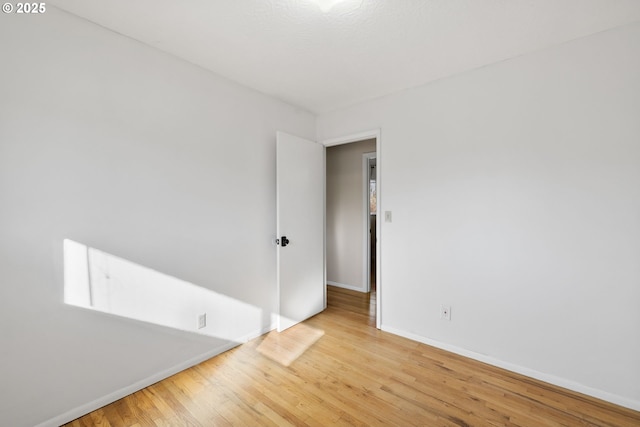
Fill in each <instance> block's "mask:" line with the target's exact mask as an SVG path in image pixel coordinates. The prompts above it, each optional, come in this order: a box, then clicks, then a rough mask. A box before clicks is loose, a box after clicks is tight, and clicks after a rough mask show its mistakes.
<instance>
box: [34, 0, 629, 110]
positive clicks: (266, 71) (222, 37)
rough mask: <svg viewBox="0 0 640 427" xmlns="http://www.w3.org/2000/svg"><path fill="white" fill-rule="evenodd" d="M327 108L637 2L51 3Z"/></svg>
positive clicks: (607, 25) (548, 37) (573, 33)
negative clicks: (325, 9)
mask: <svg viewBox="0 0 640 427" xmlns="http://www.w3.org/2000/svg"><path fill="white" fill-rule="evenodd" d="M47 4H50V5H55V6H57V7H59V8H61V9H63V10H66V11H68V12H70V13H73V14H75V15H78V16H80V17H82V18H85V19H87V20H89V21H91V22H94V23H96V24H98V25H101V26H103V27H105V28H108V29H111V30H112V31H115V32H117V33H120V34H123V35H126V36H128V37H131V38H133V39H135V40H139V41H140V42H142V43H145V44H147V45H149V46H153V47H155V48H157V49H160V50H163V51H165V52H168V53H171V54H173V55H175V56H177V57H179V58H182V59H185V60H187V61H189V62H191V63H193V64H196V65H198V66H200V67H203V68H205V69H207V70H210V71H212V72H214V73H216V74H219V75H221V76H223V77H226V78H228V79H230V80H233V81H236V82H238V83H240V84H242V85H245V86H248V87H251V88H253V89H255V90H258V91H260V92H263V93H265V94H268V95H271V96H273V97H276V98H278V99H281V100H284V101H286V102H287V103H290V104H293V105H296V106H299V107H301V108H304V109H307V110H308V111H311V112H314V113H324V112H328V111H331V110H335V109H339V108H343V107H346V106H350V105H353V104H356V103H358V102H362V101H366V100H371V99H374V98H378V97H380V96H384V95H388V94H391V93H395V92H398V91H401V90H405V89H407V88H411V87H415V86H420V85H423V84H425V83H428V82H431V81H434V80H438V79H441V78H445V77H448V76H452V75H457V74H460V73H463V72H465V71H469V70H472V69H477V68H479V67H483V66H485V65H488V64H492V63H496V62H500V61H503V60H505V59H509V58H513V57H516V56H519V55H522V54H524V53H527V52H533V51H537V50H540V49H544V48H546V47H549V46H554V45H557V44H560V43H563V42H566V41H568V40H572V39H576V38H580V37H584V36H587V35H589V34H594V33H597V32H600V31H604V30H607V29H611V28H615V27H619V26H622V25H625V24H628V23H630V22H634V21H637V20H640V2H638V1H636V0H616V1H612V0H536V1H532V0H510V1H502V0H483V1H478V0H403V1H379V0H344V1H342V2H340V3H338V4H336V5H334V6H333V7H332V8H331V9H330V10H329V11H328V12H323V11H322V10H321V9H320V7H319V6H318V4H316V3H315V2H314V0H242V1H203V0H183V1H179V2H176V1H171V0H138V1H135V2H132V1H130V0H109V1H86V0H52V1H49V2H47Z"/></svg>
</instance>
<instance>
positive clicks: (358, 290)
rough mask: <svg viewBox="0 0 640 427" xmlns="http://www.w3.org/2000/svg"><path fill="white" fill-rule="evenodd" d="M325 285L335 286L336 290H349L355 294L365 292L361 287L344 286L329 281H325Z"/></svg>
mask: <svg viewBox="0 0 640 427" xmlns="http://www.w3.org/2000/svg"><path fill="white" fill-rule="evenodd" d="M327 285H331V286H335V287H337V288H344V289H349V290H352V291H357V292H363V293H366V292H367V291H366V289H363V288H362V286H353V285H345V284H344V283H338V282H332V281H331V280H327Z"/></svg>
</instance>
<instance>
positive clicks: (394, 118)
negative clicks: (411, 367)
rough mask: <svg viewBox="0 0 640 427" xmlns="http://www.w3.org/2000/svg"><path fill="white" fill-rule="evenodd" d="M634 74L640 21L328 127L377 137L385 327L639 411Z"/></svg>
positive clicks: (328, 117)
mask: <svg viewBox="0 0 640 427" xmlns="http://www.w3.org/2000/svg"><path fill="white" fill-rule="evenodd" d="M639 76H640V24H634V25H631V26H627V27H623V28H619V29H616V30H613V31H608V32H605V33H600V34H596V35H593V36H590V37H587V38H583V39H579V40H575V41H572V42H570V43H566V44H563V45H561V46H556V47H553V48H550V49H546V50H544V51H540V52H537V53H533V54H529V55H525V56H522V57H519V58H515V59H513V60H510V61H506V62H503V63H500V64H496V65H493V66H488V67H485V68H482V69H479V70H475V71H473V72H469V73H465V74H462V75H459V76H455V77H452V78H448V79H445V80H441V81H438V82H436V83H433V84H430V85H427V86H424V87H420V88H417V89H414V90H408V91H405V92H403V93H400V94H397V95H394V96H389V97H385V98H381V99H378V100H374V101H372V102H368V103H365V104H362V105H358V106H355V107H353V108H349V109H346V110H343V111H337V112H333V113H329V114H324V115H322V116H321V117H319V121H318V139H319V140H324V139H328V138H334V137H339V136H342V135H349V134H353V133H357V132H359V131H363V130H367V129H374V128H381V135H382V138H381V154H380V155H381V157H380V158H381V159H382V164H381V165H380V167H381V170H380V173H381V175H382V179H381V190H380V191H381V194H380V195H381V201H382V206H381V207H380V209H381V211H392V212H393V222H392V223H385V222H383V228H382V236H381V239H382V240H381V241H382V256H381V258H382V259H381V261H382V267H381V268H382V277H381V283H382V285H381V295H382V325H383V329H386V330H389V331H394V332H397V333H401V334H403V335H406V336H410V337H414V338H417V339H420V340H422V341H425V342H430V343H435V344H437V345H440V346H442V347H445V348H449V349H454V350H456V351H459V352H461V353H464V354H469V355H473V356H474V357H477V358H480V359H483V360H488V361H490V362H492V363H496V364H499V365H501V366H507V367H509V368H511V369H514V370H519V371H520V372H525V373H527V374H529V375H534V376H537V377H539V378H543V379H546V380H548V381H552V382H555V383H557V384H561V385H564V386H568V387H571V388H573V389H577V390H581V391H584V392H587V393H590V394H592V395H596V396H600V397H603V398H606V399H609V400H611V401H614V402H618V403H621V404H624V405H627V406H630V407H634V408H636V409H640V363H639V361H640V309H639V308H638V303H639V302H640V286H639V284H640V262H639V260H640V191H639V190H638V188H639V187H638V185H639V183H640V78H639ZM441 303H444V304H450V305H451V306H452V321H451V322H447V321H444V320H440V318H439V308H440V304H441Z"/></svg>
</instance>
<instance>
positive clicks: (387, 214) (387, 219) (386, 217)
mask: <svg viewBox="0 0 640 427" xmlns="http://www.w3.org/2000/svg"><path fill="white" fill-rule="evenodd" d="M384 222H391V211H384Z"/></svg>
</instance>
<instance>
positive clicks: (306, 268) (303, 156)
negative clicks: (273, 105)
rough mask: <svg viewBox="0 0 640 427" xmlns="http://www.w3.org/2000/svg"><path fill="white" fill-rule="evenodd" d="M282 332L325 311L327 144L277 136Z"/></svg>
mask: <svg viewBox="0 0 640 427" xmlns="http://www.w3.org/2000/svg"><path fill="white" fill-rule="evenodd" d="M276 145H277V155H276V158H277V172H276V176H277V178H276V180H277V187H276V188H277V190H276V191H277V192H276V209H277V214H276V215H277V236H278V249H277V280H278V324H277V327H278V331H283V330H285V329H287V328H289V327H291V326H293V325H295V324H296V323H299V322H301V321H303V320H305V319H308V318H309V317H311V316H313V315H315V314H318V313H320V312H321V311H322V310H324V307H325V301H324V299H325V283H324V173H325V171H324V146H322V145H321V144H318V143H315V142H313V141H309V140H306V139H303V138H298V137H296V136H292V135H287V134H286V133H283V132H278V133H277V138H276Z"/></svg>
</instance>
